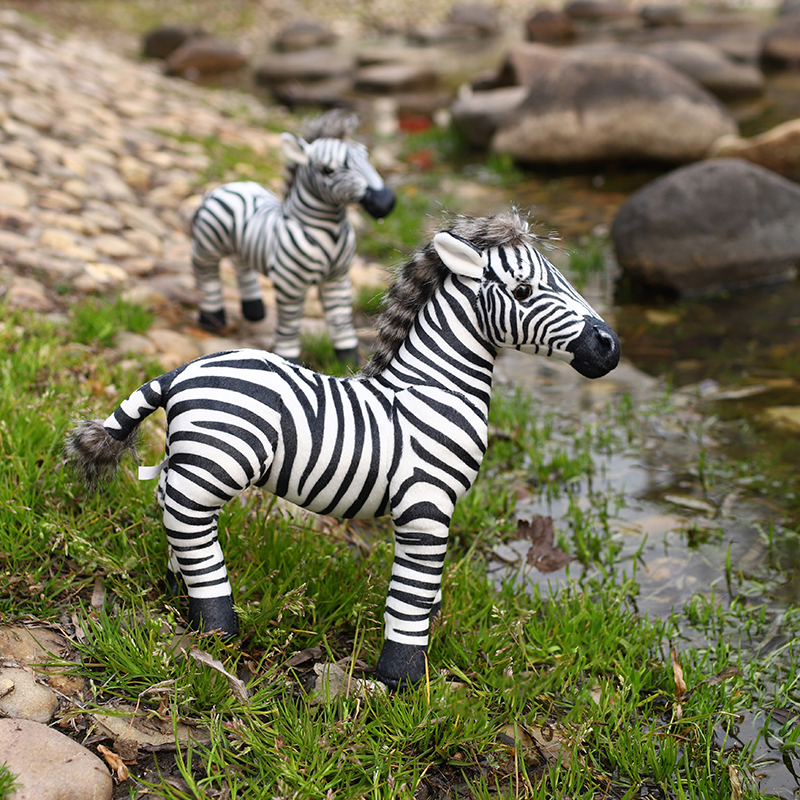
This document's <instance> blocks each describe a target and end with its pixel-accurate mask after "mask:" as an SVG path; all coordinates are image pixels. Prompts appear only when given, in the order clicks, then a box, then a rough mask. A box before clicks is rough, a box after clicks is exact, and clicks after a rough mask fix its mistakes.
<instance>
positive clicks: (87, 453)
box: [64, 419, 139, 488]
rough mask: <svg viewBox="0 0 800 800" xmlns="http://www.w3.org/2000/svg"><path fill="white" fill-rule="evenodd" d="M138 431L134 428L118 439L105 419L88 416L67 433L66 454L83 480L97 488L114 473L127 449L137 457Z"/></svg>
mask: <svg viewBox="0 0 800 800" xmlns="http://www.w3.org/2000/svg"><path fill="white" fill-rule="evenodd" d="M138 433H139V432H138V430H137V429H135V428H134V430H132V431H131V432H130V434H128V436H126V437H125V438H124V439H115V438H114V437H113V436H110V435H109V433H108V431H107V430H106V429H105V427H104V426H103V420H102V419H85V420H83V421H81V422H79V423H78V424H77V425H76V426H75V427H74V428H73V429H72V430H71V431H70V432H69V433H68V434H67V438H66V441H65V442H64V456H65V457H66V459H67V460H68V461H69V462H71V463H72V464H73V466H74V467H75V469H76V470H77V471H78V474H79V476H80V477H81V479H82V480H83V482H84V483H85V484H86V485H87V486H89V487H90V488H96V487H97V486H98V485H99V484H101V483H102V482H103V481H104V480H106V479H110V478H112V477H113V476H114V474H115V473H116V471H117V468H118V467H119V464H120V461H121V460H122V457H123V456H124V455H125V453H131V454H133V456H134V458H135V457H137V453H136V442H137V440H138V438H139V436H138Z"/></svg>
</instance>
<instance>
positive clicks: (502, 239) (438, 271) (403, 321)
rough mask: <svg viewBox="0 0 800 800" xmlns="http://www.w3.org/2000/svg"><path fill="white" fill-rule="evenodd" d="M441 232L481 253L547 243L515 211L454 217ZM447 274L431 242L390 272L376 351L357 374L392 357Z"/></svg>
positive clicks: (378, 368)
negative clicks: (389, 282) (470, 244)
mask: <svg viewBox="0 0 800 800" xmlns="http://www.w3.org/2000/svg"><path fill="white" fill-rule="evenodd" d="M443 230H446V231H449V232H450V233H453V234H455V235H456V236H460V237H461V238H462V239H466V240H467V241H468V242H472V243H473V244H474V245H476V246H477V247H479V248H480V249H481V250H486V249H488V248H492V247H500V246H503V245H531V246H532V245H536V244H542V243H544V244H546V243H547V242H548V241H550V239H549V238H548V237H544V236H540V235H538V234H536V233H534V232H533V231H532V230H531V227H530V224H529V223H528V219H527V217H523V216H521V215H520V212H519V210H518V209H516V208H512V209H511V210H510V211H506V212H503V213H500V214H495V215H493V216H489V217H469V216H466V215H458V216H455V217H453V218H452V222H451V223H450V225H449V226H448V227H446V228H443ZM448 274H449V270H448V269H447V267H445V265H444V264H443V263H442V260H441V259H440V258H439V256H438V254H437V253H436V250H435V249H434V247H433V242H432V241H430V242H428V243H427V244H426V245H425V246H424V247H423V248H422V250H420V251H418V252H417V253H416V254H414V255H413V256H412V257H411V259H410V260H409V261H407V262H406V263H405V264H404V265H403V266H402V267H400V269H399V270H398V271H397V273H396V274H395V277H394V280H393V282H392V285H391V286H390V287H389V290H388V291H387V293H386V298H385V300H384V305H383V311H382V312H381V314H380V316H379V317H378V320H377V322H376V328H377V332H378V338H377V343H376V347H375V352H374V354H373V356H372V358H371V359H370V361H369V362H368V363H367V364H366V366H365V367H364V369H363V370H362V372H361V374H362V375H363V376H364V377H366V378H370V377H374V376H376V375H380V374H381V372H383V371H384V370H385V369H386V367H388V366H389V362H390V361H391V360H392V359H393V358H394V356H395V355H397V352H398V350H399V349H400V346H401V345H402V344H403V342H404V341H405V340H406V338H407V337H408V334H409V332H410V331H411V326H412V325H413V324H414V320H415V319H416V317H417V314H418V313H419V312H420V310H421V309H422V308H423V307H424V306H425V304H426V303H427V302H428V301H429V300H430V299H431V297H433V295H434V294H435V293H436V292H437V291H438V290H439V289H440V288H441V286H442V284H443V283H444V280H445V278H446V277H447V275H448Z"/></svg>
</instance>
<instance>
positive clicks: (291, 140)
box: [281, 131, 310, 165]
mask: <svg viewBox="0 0 800 800" xmlns="http://www.w3.org/2000/svg"><path fill="white" fill-rule="evenodd" d="M281 150H282V151H283V155H284V156H285V157H286V158H287V159H288V160H289V161H291V162H292V163H293V164H300V165H303V164H308V162H309V160H310V159H309V157H308V144H307V143H306V142H305V140H303V139H301V138H300V137H299V136H295V135H294V134H292V133H289V132H288V131H284V132H283V133H282V134H281Z"/></svg>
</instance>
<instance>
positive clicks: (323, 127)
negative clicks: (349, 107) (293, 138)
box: [302, 108, 358, 142]
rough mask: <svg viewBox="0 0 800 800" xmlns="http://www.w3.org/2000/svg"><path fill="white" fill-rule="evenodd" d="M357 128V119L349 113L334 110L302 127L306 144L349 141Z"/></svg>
mask: <svg viewBox="0 0 800 800" xmlns="http://www.w3.org/2000/svg"><path fill="white" fill-rule="evenodd" d="M357 127H358V117H357V116H356V115H355V114H353V113H352V112H351V111H345V110H344V109H341V108H334V109H333V110H332V111H328V112H326V113H325V114H323V115H322V116H320V117H315V118H314V119H311V120H309V121H307V122H306V123H305V125H304V126H303V134H302V136H303V138H304V139H305V140H306V141H307V142H314V141H316V140H317V139H350V138H352V136H353V134H354V133H355V130H356V128H357Z"/></svg>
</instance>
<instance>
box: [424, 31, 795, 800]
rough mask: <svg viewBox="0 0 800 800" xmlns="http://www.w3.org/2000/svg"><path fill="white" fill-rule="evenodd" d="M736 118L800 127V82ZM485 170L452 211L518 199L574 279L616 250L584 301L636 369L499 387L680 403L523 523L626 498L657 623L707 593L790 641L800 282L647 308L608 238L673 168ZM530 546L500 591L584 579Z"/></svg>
mask: <svg viewBox="0 0 800 800" xmlns="http://www.w3.org/2000/svg"><path fill="white" fill-rule="evenodd" d="M507 44H508V43H507V42H503V43H502V44H501V45H500V46H499V47H498V46H495V47H494V48H493V49H490V50H485V51H480V50H474V51H472V52H470V53H467V54H465V53H464V51H463V50H461V51H460V52H458V53H456V54H455V55H454V54H453V53H452V52H450V51H447V50H445V51H443V53H442V56H441V58H440V59H439V62H438V64H439V66H441V67H442V68H443V69H444V70H445V71H449V73H450V75H451V77H452V78H453V79H455V77H456V76H458V75H459V74H461V75H463V76H464V77H468V76H474V75H476V74H477V73H478V72H479V71H481V69H483V70H486V69H489V68H496V67H497V65H498V64H499V63H500V55H501V53H502V51H503V50H504V49H505V48H506V47H507ZM448 52H450V57H448V55H447V54H448ZM732 110H733V111H734V113H735V115H736V117H737V119H738V120H739V121H740V125H741V130H742V132H743V134H745V135H753V134H755V133H757V132H760V131H761V130H765V129H767V128H769V127H772V126H774V125H775V124H778V123H779V122H782V121H784V120H787V119H793V118H796V117H800V73H786V74H781V75H775V76H771V77H769V79H768V85H767V90H766V92H765V94H764V96H763V97H762V98H761V99H760V100H758V101H757V102H755V103H750V104H748V105H746V106H742V107H740V108H736V109H732ZM483 159H485V156H483V155H480V154H478V155H476V156H475V158H474V159H473V163H471V164H466V165H463V164H462V165H459V166H458V168H453V170H452V174H451V175H449V176H448V175H446V176H445V177H443V179H442V181H441V185H440V189H441V191H442V193H443V194H446V193H449V194H450V195H451V196H457V197H458V198H459V203H460V207H459V208H456V209H452V210H456V211H460V212H464V213H472V214H478V215H485V214H489V213H493V212H494V211H496V210H499V209H500V208H505V207H507V206H508V203H509V201H511V202H514V203H515V204H517V205H519V206H520V207H522V208H524V209H530V210H531V211H532V213H533V215H534V216H535V218H536V219H537V220H538V221H539V222H540V223H541V224H542V226H543V228H544V229H545V230H553V231H557V232H558V234H559V235H560V236H561V239H562V241H561V250H560V251H557V252H556V253H555V254H554V256H553V260H554V261H555V262H556V264H557V265H558V266H559V267H561V268H563V269H564V271H565V272H567V273H568V274H569V266H568V265H569V256H568V253H569V251H570V250H571V249H573V248H576V247H579V246H581V245H582V244H584V243H585V242H586V241H587V239H591V240H592V241H594V242H600V243H603V244H602V247H603V252H604V258H605V262H606V267H607V270H606V273H605V274H604V275H602V276H595V277H594V278H592V279H591V280H590V282H589V284H588V285H587V286H585V287H582V290H583V291H584V294H586V295H587V296H588V298H589V300H590V302H592V304H593V305H594V306H595V307H596V308H597V309H598V310H599V311H600V312H601V313H602V314H603V315H604V317H606V319H607V320H608V321H609V322H610V323H611V325H612V327H614V328H615V329H616V330H617V332H618V333H619V334H620V337H621V340H622V347H623V362H622V363H621V365H620V367H619V368H618V369H617V370H615V371H614V372H613V373H612V374H611V375H609V376H607V377H606V378H603V379H601V380H599V381H596V382H591V381H587V380H585V379H583V378H581V377H580V376H578V375H577V374H575V373H574V372H573V371H572V370H570V369H569V367H566V366H565V365H562V364H558V363H556V364H553V363H551V362H549V361H546V360H544V359H541V358H538V359H537V358H531V357H528V356H522V355H520V354H518V353H515V352H509V353H505V354H504V355H503V357H502V358H501V359H500V362H499V364H498V370H497V380H498V381H499V382H500V383H507V384H509V385H514V386H521V387H522V388H523V389H525V390H526V391H528V392H530V393H531V394H533V395H534V396H535V397H536V398H537V399H539V400H540V401H541V403H542V406H543V408H544V409H550V410H552V411H554V412H557V413H558V414H561V415H573V416H580V415H581V414H583V413H586V412H587V411H594V412H597V411H598V410H600V409H602V408H603V407H605V406H607V405H608V404H609V403H612V404H613V403H618V402H620V401H621V398H623V397H630V398H631V400H632V402H633V403H634V404H641V403H647V402H649V401H651V400H653V398H657V397H658V396H659V395H662V396H663V395H664V393H665V392H666V391H667V387H669V389H670V392H671V402H672V405H671V408H672V412H671V415H670V416H667V417H664V418H661V419H658V418H655V419H652V418H651V419H650V422H649V427H648V432H647V435H646V436H645V437H644V445H643V446H639V447H637V448H635V449H631V450H630V451H625V450H623V451H622V452H615V453H613V454H611V455H609V454H607V453H596V454H594V458H595V467H596V469H595V474H594V475H593V477H592V479H591V481H589V480H586V481H584V482H583V483H582V484H580V485H579V486H577V487H572V500H570V498H568V497H567V496H566V495H563V496H559V495H558V493H556V494H554V495H552V496H550V497H549V499H546V500H543V499H538V498H528V499H523V500H522V501H520V503H519V505H518V508H517V511H518V516H519V517H528V518H529V517H531V516H533V515H537V514H540V515H544V516H550V517H552V518H553V520H554V523H555V526H556V529H557V530H558V529H559V527H560V528H561V529H562V530H564V529H567V528H568V521H567V517H568V513H569V503H570V502H576V501H575V498H576V497H577V498H578V499H577V503H578V504H582V505H584V506H586V507H588V506H589V505H590V504H591V502H592V497H593V496H596V495H598V494H601V495H605V496H608V497H614V498H617V500H618V502H615V504H614V508H613V509H612V511H611V513H610V514H609V516H608V519H607V521H606V523H607V524H608V526H609V529H610V531H611V533H612V535H613V536H614V537H615V539H616V540H617V542H618V544H619V546H620V552H619V557H618V564H619V571H620V574H622V573H624V574H625V575H626V576H627V577H632V576H635V578H636V581H637V582H638V583H639V585H640V595H639V597H638V598H637V606H638V609H639V610H640V611H641V612H642V613H647V614H650V615H657V616H661V617H665V616H667V615H669V613H670V612H671V611H672V610H673V609H674V608H681V607H683V605H684V603H686V602H687V601H688V600H689V599H690V598H691V597H692V596H694V595H698V594H700V595H704V596H706V597H713V598H714V599H715V600H716V601H718V602H721V603H730V602H731V601H732V600H733V599H734V597H735V596H737V595H746V596H747V601H748V602H750V603H761V602H763V603H767V604H769V605H770V606H772V607H773V608H774V611H775V615H776V620H777V623H776V624H777V626H778V628H777V629H776V632H777V633H779V621H780V613H781V609H783V608H785V607H786V606H787V604H789V603H797V602H800V545H798V539H797V537H796V536H795V535H794V530H795V529H797V526H800V489H798V487H797V485H796V483H797V477H796V473H797V465H798V462H799V461H800V310H799V309H800V282H796V281H795V282H791V283H785V284H781V285H779V286H770V287H764V288H759V289H751V290H748V291H746V292H742V293H739V294H731V295H729V296H717V297H713V298H706V299H698V300H692V301H685V302H680V301H679V302H673V303H669V304H665V303H664V302H663V301H661V300H659V299H657V298H653V300H652V302H646V303H643V302H641V301H639V302H638V303H633V302H631V301H629V300H628V299H626V298H624V297H620V296H619V294H618V293H615V277H616V275H617V268H616V265H615V263H614V259H613V254H612V253H611V251H610V248H609V246H608V244H607V238H606V237H607V233H608V230H609V227H610V225H611V222H612V220H613V218H614V214H615V213H616V210H617V209H618V207H619V206H620V204H621V203H622V202H624V200H625V199H626V198H627V197H628V196H629V195H630V194H631V193H632V192H633V191H635V190H637V189H638V188H640V187H641V186H644V185H645V184H646V183H648V182H649V181H651V180H653V179H654V178H656V177H658V175H660V174H662V173H663V172H665V171H667V169H668V167H663V166H661V167H659V166H654V165H641V166H637V167H631V166H620V165H606V166H603V167H598V168H595V169H593V170H582V171H581V170H569V169H553V170H540V171H536V172H533V171H526V172H524V173H523V175H522V178H521V180H519V181H516V182H514V183H513V186H511V187H510V188H500V187H498V186H497V185H489V184H487V183H486V182H484V181H481V180H480V178H479V176H480V170H481V169H482V163H483ZM775 409H778V410H779V411H775ZM792 409H794V410H795V411H796V415H795V411H793V410H792ZM527 546H528V543H522V542H520V543H519V547H515V543H514V542H511V543H509V544H507V545H503V546H501V547H499V548H497V549H496V550H495V553H494V555H495V559H494V560H493V561H492V562H491V563H490V566H489V569H490V574H491V575H492V576H493V578H494V579H495V580H496V581H498V582H499V581H506V580H513V581H517V582H521V583H524V584H525V585H526V586H529V587H530V586H532V585H534V584H537V585H539V586H540V588H542V589H543V590H544V591H545V592H546V591H550V590H556V589H557V588H558V587H559V586H561V585H563V584H564V582H565V581H567V580H568V579H569V578H570V576H572V577H574V576H575V569H576V568H575V566H574V563H573V565H571V566H568V567H566V568H564V569H562V570H559V571H557V572H554V573H549V574H546V575H544V574H541V573H538V572H536V571H535V570H534V569H533V568H529V567H527V566H526V565H525V561H524V554H525V552H526V548H527ZM570 569H571V570H572V571H571V572H570ZM731 576H734V578H735V580H732V577H731ZM689 636H690V635H689V634H688V633H687V638H689ZM763 644H764V643H763V642H755V643H750V646H751V647H752V648H753V649H754V650H755V649H757V648H758V647H759V646H761V645H763ZM744 646H745V647H747V646H748V645H747V643H744ZM759 720H760V722H759ZM761 727H763V718H762V717H759V714H758V712H756V713H754V714H751V715H748V716H746V717H745V718H744V719H743V720H742V722H741V725H740V726H739V729H738V736H739V744H741V745H746V744H747V743H748V742H753V741H755V739H756V738H757V734H758V731H759V730H760V729H761ZM756 753H757V755H758V756H759V757H760V758H761V759H762V763H763V765H764V769H763V774H762V775H761V777H760V783H759V785H760V789H761V791H762V792H764V793H765V794H766V795H769V796H774V797H781V798H796V797H798V786H800V781H798V779H797V777H796V774H795V765H794V764H793V762H792V761H791V758H790V757H786V758H785V759H784V757H783V756H782V755H781V753H780V752H779V751H778V750H777V749H771V746H770V744H769V741H768V740H765V739H761V740H760V741H759V742H758V744H757V747H756Z"/></svg>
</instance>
